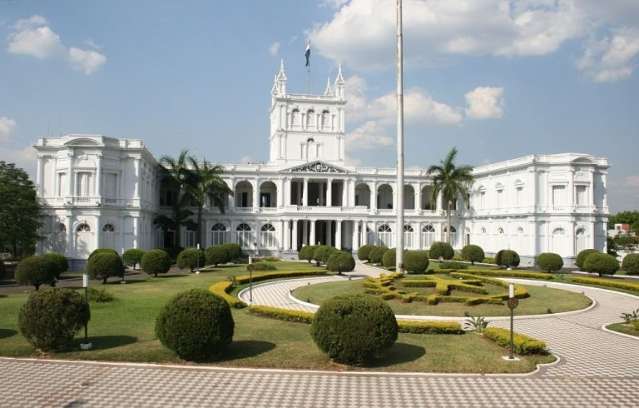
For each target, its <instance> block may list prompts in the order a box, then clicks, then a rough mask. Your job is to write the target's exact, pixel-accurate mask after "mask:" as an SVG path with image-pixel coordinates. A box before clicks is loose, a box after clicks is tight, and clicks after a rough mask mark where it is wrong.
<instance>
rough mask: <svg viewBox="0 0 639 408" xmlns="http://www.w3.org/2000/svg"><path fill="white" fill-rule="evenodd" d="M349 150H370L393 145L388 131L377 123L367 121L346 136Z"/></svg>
mask: <svg viewBox="0 0 639 408" xmlns="http://www.w3.org/2000/svg"><path fill="white" fill-rule="evenodd" d="M346 145H347V146H348V149H349V150H370V149H378V148H380V147H388V146H392V145H393V138H391V137H390V136H388V133H387V129H386V128H385V127H384V126H383V125H382V124H380V123H379V122H377V121H374V120H371V121H367V122H365V123H364V124H362V125H361V126H359V127H357V128H356V129H355V130H353V131H352V132H350V133H349V134H348V135H346Z"/></svg>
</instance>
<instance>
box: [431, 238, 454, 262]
mask: <svg viewBox="0 0 639 408" xmlns="http://www.w3.org/2000/svg"><path fill="white" fill-rule="evenodd" d="M428 253H429V254H430V257H431V258H433V259H453V257H454V256H455V251H454V250H453V247H452V246H451V245H450V244H449V243H448V242H439V241H437V242H433V244H432V245H431V246H430V250H429V251H428Z"/></svg>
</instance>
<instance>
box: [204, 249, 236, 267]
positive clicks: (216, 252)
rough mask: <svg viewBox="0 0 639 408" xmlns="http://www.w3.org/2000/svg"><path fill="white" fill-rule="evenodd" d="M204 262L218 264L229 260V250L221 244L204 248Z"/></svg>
mask: <svg viewBox="0 0 639 408" xmlns="http://www.w3.org/2000/svg"><path fill="white" fill-rule="evenodd" d="M205 258H206V264H207V265H213V266H218V265H220V264H225V263H227V262H229V260H230V259H231V258H230V255H229V251H228V250H227V249H226V248H224V247H223V246H222V245H214V246H210V247H208V248H206V255H205Z"/></svg>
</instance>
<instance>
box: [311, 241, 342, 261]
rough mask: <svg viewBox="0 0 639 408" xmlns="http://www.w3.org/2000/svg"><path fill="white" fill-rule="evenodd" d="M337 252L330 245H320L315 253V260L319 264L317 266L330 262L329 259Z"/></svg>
mask: <svg viewBox="0 0 639 408" xmlns="http://www.w3.org/2000/svg"><path fill="white" fill-rule="evenodd" d="M335 251H337V250H336V249H335V248H333V247H332V246H329V245H318V246H317V247H315V251H313V259H314V260H315V262H317V265H318V266H319V265H320V264H326V263H327V262H328V258H330V256H331V255H332V254H333V252H335Z"/></svg>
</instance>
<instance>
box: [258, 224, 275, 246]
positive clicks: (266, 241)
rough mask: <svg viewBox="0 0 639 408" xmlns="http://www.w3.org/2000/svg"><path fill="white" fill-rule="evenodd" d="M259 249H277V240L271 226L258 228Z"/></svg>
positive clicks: (265, 225) (273, 228)
mask: <svg viewBox="0 0 639 408" xmlns="http://www.w3.org/2000/svg"><path fill="white" fill-rule="evenodd" d="M260 247H261V248H268V249H276V248H277V238H276V236H275V227H274V226H273V225H271V224H264V225H262V228H260Z"/></svg>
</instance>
